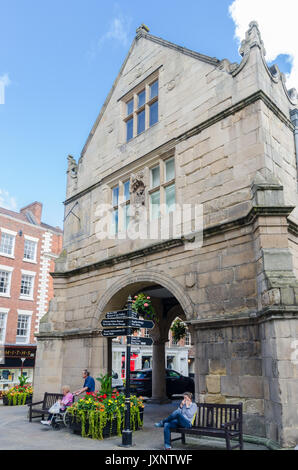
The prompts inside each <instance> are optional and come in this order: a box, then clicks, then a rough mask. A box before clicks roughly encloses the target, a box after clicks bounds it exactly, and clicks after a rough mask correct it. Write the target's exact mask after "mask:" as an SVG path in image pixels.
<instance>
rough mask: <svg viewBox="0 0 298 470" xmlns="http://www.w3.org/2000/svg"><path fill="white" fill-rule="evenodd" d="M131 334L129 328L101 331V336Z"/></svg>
mask: <svg viewBox="0 0 298 470" xmlns="http://www.w3.org/2000/svg"><path fill="white" fill-rule="evenodd" d="M130 334H131V328H113V329H108V330H102V335H103V336H127V335H130Z"/></svg>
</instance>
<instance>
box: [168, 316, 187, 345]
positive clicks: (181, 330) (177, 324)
mask: <svg viewBox="0 0 298 470" xmlns="http://www.w3.org/2000/svg"><path fill="white" fill-rule="evenodd" d="M170 330H171V332H172V335H173V339H174V340H175V341H177V342H178V341H180V339H182V338H184V337H185V336H186V333H187V327H186V325H185V323H183V321H181V320H180V318H177V319H176V320H175V321H174V322H173V323H172V326H171V328H170Z"/></svg>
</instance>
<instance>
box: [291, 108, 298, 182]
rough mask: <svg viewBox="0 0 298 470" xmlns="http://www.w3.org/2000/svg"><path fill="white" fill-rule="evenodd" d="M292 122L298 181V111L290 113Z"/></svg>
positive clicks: (293, 110) (294, 110)
mask: <svg viewBox="0 0 298 470" xmlns="http://www.w3.org/2000/svg"><path fill="white" fill-rule="evenodd" d="M290 115H291V121H292V123H293V125H294V137H295V148H296V168H297V180H298V109H296V108H295V109H292V110H291V111H290Z"/></svg>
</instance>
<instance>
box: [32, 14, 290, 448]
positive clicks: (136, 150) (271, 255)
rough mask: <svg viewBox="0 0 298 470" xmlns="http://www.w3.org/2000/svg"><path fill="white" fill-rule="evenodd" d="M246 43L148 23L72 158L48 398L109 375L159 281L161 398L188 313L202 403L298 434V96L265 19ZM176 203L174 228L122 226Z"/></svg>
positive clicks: (253, 426) (279, 438) (47, 348)
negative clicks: (212, 45)
mask: <svg viewBox="0 0 298 470" xmlns="http://www.w3.org/2000/svg"><path fill="white" fill-rule="evenodd" d="M240 54H241V56H242V60H241V62H240V64H237V63H233V64H232V63H230V62H229V61H228V60H227V59H224V60H218V59H216V58H214V57H208V56H205V55H203V54H200V53H197V52H194V51H191V50H189V49H186V48H183V47H180V46H177V45H175V44H172V43H170V42H168V41H166V40H163V39H161V38H159V37H156V36H153V35H151V34H150V33H149V32H148V28H147V27H145V26H144V25H142V26H141V27H140V28H138V30H137V34H136V37H135V39H134V41H133V43H132V45H131V48H130V50H129V52H128V55H127V57H126V59H125V61H124V63H123V65H122V67H121V70H120V72H119V75H118V76H117V78H116V80H115V82H114V83H113V85H112V88H111V91H110V93H109V95H108V97H107V99H106V101H105V103H104V105H103V107H102V109H101V111H100V114H99V116H98V118H97V120H96V122H95V124H94V126H93V128H92V130H91V132H90V134H89V136H88V139H87V141H86V144H85V146H84V148H83V151H82V153H81V157H80V159H79V161H78V162H76V160H75V159H74V158H73V157H71V156H69V157H68V172H67V174H68V180H67V196H66V197H67V199H66V201H65V225H64V245H63V251H62V254H61V256H60V257H59V259H58V260H57V262H56V267H55V272H54V273H53V278H54V288H55V297H54V299H53V300H52V301H51V305H50V309H49V311H48V313H47V314H46V315H45V316H44V317H43V318H42V320H41V326H40V333H39V334H38V349H37V362H36V375H35V383H34V386H35V391H36V392H35V393H36V398H39V397H40V396H41V395H42V394H43V393H44V392H45V391H48V392H50V391H55V392H57V391H59V389H60V388H61V385H62V384H63V383H68V384H69V385H70V386H71V387H72V388H75V387H77V386H78V385H80V384H81V369H82V368H85V367H87V368H88V369H90V371H91V374H94V376H95V377H97V376H98V375H97V374H99V373H100V372H106V371H109V370H110V369H111V356H112V354H111V340H108V339H107V338H104V337H103V336H102V334H101V332H102V327H101V321H102V319H103V318H104V316H105V313H106V312H107V311H111V310H117V309H122V308H124V307H125V304H126V301H127V297H128V295H129V294H130V295H132V296H134V295H137V294H138V293H140V292H144V293H146V292H147V293H148V292H150V296H151V298H152V299H153V304H154V306H155V309H156V311H157V313H158V316H159V321H158V323H157V324H156V326H155V328H154V329H153V330H152V337H153V339H154V343H153V360H152V363H153V385H152V399H153V400H154V401H157V402H162V401H163V400H165V399H166V388H165V375H164V368H165V343H166V342H167V340H168V330H169V327H170V325H171V323H172V321H173V319H174V318H176V317H177V316H179V317H180V318H181V319H183V321H186V322H187V325H188V327H189V329H190V332H191V337H192V342H193V344H194V347H195V391H196V400H200V401H204V402H207V403H208V402H209V403H235V402H236V403H238V402H243V404H244V433H245V434H251V435H257V436H261V437H266V438H268V439H271V440H272V441H275V442H277V443H279V444H281V445H282V446H284V447H289V446H294V445H295V444H297V439H298V429H297V428H298V406H297V405H298V389H297V377H298V354H297V332H298V321H297V311H298V282H297V275H298V247H297V241H298V240H297V235H298V209H297V160H296V156H297V147H296V146H297V145H298V139H297V135H298V110H297V93H296V91H295V90H294V89H292V90H289V91H288V90H287V89H286V86H285V79H284V77H283V75H282V74H281V73H280V71H279V69H278V67H277V66H273V67H270V68H268V66H267V64H266V61H265V49H264V44H263V42H262V40H261V36H260V32H259V29H258V25H257V24H256V23H255V22H252V23H251V24H250V26H249V30H248V31H247V33H246V38H245V39H244V40H243V41H242V44H241V48H240ZM295 138H296V141H295ZM295 142H296V143H295ZM186 204H188V205H191V207H197V208H201V210H202V212H200V213H201V215H202V220H203V241H202V244H201V245H200V243H198V239H199V233H200V230H199V229H197V227H195V228H193V227H194V225H192V227H190V229H189V230H188V229H187V224H186V225H185V226H184V224H182V223H179V219H175V218H173V208H174V207H175V205H177V206H179V207H181V206H184V205H186ZM105 205H106V206H107V207H110V209H109V214H110V220H109V222H108V223H106V221H105V219H106V217H105V216H104V211H103V207H105ZM162 212H163V213H164V212H165V213H166V214H167V215H168V216H169V218H170V219H171V221H172V222H171V224H172V225H173V226H174V230H172V232H171V233H172V235H171V236H169V237H167V236H160V237H159V238H158V239H157V238H155V237H154V236H152V237H151V233H150V237H151V238H150V237H149V238H148V237H147V239H146V237H143V239H141V238H138V237H135V239H132V238H133V237H126V238H125V237H120V234H122V235H123V233H124V234H125V233H126V228H127V227H129V226H130V223H132V224H133V223H134V224H135V225H134V226H135V227H137V226H138V227H139V228H140V227H142V228H143V227H144V226H146V227H147V228H148V227H149V228H150V229H151V228H152V227H153V226H154V227H156V226H158V223H159V221H160V220H161V217H160V214H161V213H162ZM171 214H172V216H171V217H172V218H171V217H170V215H171ZM145 215H146V216H148V218H149V223H148V224H147V225H146V224H145V222H144V221H145ZM175 221H176V222H175ZM194 222H195V220H193V222H192V224H194ZM182 225H183V229H181V230H180V228H181V226H182ZM105 228H106V229H107V230H109V231H110V235H109V236H107V237H104V236H103V232H104V229H105ZM113 235H114V236H113ZM117 235H118V237H117Z"/></svg>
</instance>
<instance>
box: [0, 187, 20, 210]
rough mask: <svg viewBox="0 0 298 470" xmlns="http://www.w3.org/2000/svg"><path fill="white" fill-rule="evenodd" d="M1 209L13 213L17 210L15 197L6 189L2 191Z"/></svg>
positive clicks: (0, 194) (0, 191)
mask: <svg viewBox="0 0 298 470" xmlns="http://www.w3.org/2000/svg"><path fill="white" fill-rule="evenodd" d="M0 207H4V208H5V209H9V210H11V211H16V210H17V201H16V199H15V198H14V197H13V196H10V194H9V192H8V191H6V190H5V189H0Z"/></svg>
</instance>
